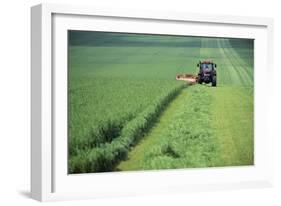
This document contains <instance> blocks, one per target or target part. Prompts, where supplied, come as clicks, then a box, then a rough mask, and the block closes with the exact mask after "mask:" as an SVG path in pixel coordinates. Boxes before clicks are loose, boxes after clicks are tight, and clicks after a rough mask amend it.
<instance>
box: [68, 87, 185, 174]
mask: <svg viewBox="0 0 281 206" xmlns="http://www.w3.org/2000/svg"><path fill="white" fill-rule="evenodd" d="M185 87H186V85H180V86H178V87H176V88H175V89H173V90H171V91H170V92H168V93H167V94H166V95H165V96H163V97H162V98H160V99H159V100H158V101H156V102H154V103H152V104H151V105H150V106H149V107H148V108H147V109H146V110H144V111H143V112H142V113H140V114H139V115H138V116H137V117H136V118H135V119H133V120H132V121H130V122H129V123H128V124H126V125H125V126H124V128H123V129H122V131H121V133H120V136H119V137H117V138H115V139H113V140H112V141H111V142H110V143H105V144H103V145H101V146H100V147H98V148H94V149H88V150H84V151H81V152H80V153H79V154H78V155H76V156H73V157H71V158H70V159H69V173H72V174H74V173H92V172H109V171H112V170H114V168H115V166H116V164H117V163H119V162H120V161H121V160H123V159H125V158H126V156H127V154H128V152H129V150H130V147H131V146H133V145H135V144H136V143H137V142H138V140H139V139H140V138H142V137H143V136H144V135H145V133H146V132H147V131H148V130H149V129H150V128H151V127H152V126H153V124H154V123H155V121H156V120H157V118H158V117H159V115H160V114H161V112H162V111H163V110H164V109H165V108H166V107H167V105H168V104H169V103H170V102H171V101H172V100H173V99H174V98H175V97H176V96H177V95H178V94H179V93H180V91H181V90H182V89H183V88H185Z"/></svg>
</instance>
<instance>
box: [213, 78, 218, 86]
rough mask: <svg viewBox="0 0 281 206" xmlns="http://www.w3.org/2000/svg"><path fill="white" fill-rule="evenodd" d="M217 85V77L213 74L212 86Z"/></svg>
mask: <svg viewBox="0 0 281 206" xmlns="http://www.w3.org/2000/svg"><path fill="white" fill-rule="evenodd" d="M216 86H217V77H216V76H213V79H212V87H216Z"/></svg>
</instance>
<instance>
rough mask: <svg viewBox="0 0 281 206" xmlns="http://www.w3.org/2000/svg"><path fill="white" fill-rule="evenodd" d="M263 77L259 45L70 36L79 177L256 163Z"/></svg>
mask: <svg viewBox="0 0 281 206" xmlns="http://www.w3.org/2000/svg"><path fill="white" fill-rule="evenodd" d="M203 59H212V60H213V61H214V62H215V63H216V64H217V66H218V67H217V73H218V85H217V87H210V86H209V85H194V86H187V85H186V83H185V82H183V81H177V80H175V76H176V74H178V73H194V74H196V73H197V68H196V64H197V63H198V61H199V60H203ZM253 72H254V70H253V41H252V40H242V39H219V38H201V37H175V36H155V35H135V34H118V33H102V32H79V31H70V32H69V78H68V81H69V88H68V99H69V100H68V116H69V117H68V119H69V122H68V134H69V173H86V172H106V171H120V170H122V171H127V170H145V169H172V168H194V167H211V166H238V165H252V164H253V163H254V162H253V159H254V156H253V153H254V148H253V142H254V138H253V83H254V82H253Z"/></svg>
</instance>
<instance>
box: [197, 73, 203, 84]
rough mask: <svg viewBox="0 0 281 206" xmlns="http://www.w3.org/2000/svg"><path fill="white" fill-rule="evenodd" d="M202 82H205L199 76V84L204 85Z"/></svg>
mask: <svg viewBox="0 0 281 206" xmlns="http://www.w3.org/2000/svg"><path fill="white" fill-rule="evenodd" d="M202 82H203V81H202V78H201V76H200V75H199V76H198V83H199V84H202Z"/></svg>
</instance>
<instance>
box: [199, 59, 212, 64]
mask: <svg viewBox="0 0 281 206" xmlns="http://www.w3.org/2000/svg"><path fill="white" fill-rule="evenodd" d="M212 63H213V61H212V60H204V61H201V64H212Z"/></svg>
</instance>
